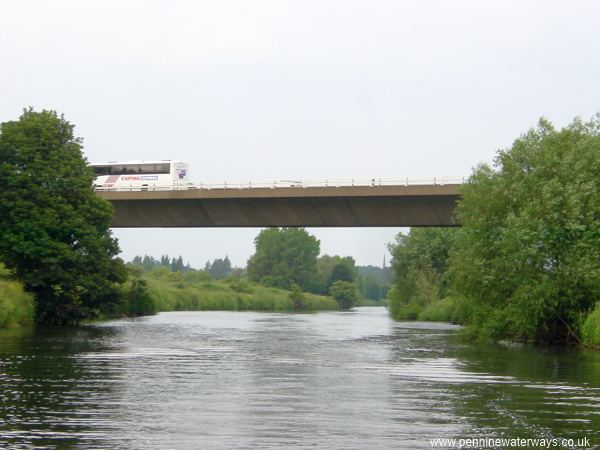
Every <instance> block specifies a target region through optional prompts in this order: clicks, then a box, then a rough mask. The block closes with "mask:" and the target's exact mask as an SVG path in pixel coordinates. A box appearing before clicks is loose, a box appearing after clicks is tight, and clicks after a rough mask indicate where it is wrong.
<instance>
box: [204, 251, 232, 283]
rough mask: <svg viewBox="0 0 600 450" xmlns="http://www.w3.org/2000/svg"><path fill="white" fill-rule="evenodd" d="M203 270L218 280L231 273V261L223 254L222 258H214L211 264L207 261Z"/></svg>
mask: <svg viewBox="0 0 600 450" xmlns="http://www.w3.org/2000/svg"><path fill="white" fill-rule="evenodd" d="M204 271H205V272H206V273H208V274H209V275H210V276H211V277H213V278H216V279H217V280H220V279H221V278H225V277H228V276H229V275H231V272H232V271H233V268H232V267H231V261H229V257H228V256H225V258H224V259H220V258H219V259H215V260H214V261H213V262H212V264H211V263H210V262H208V261H207V262H206V266H205V267H204Z"/></svg>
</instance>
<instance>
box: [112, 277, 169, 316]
mask: <svg viewBox="0 0 600 450" xmlns="http://www.w3.org/2000/svg"><path fill="white" fill-rule="evenodd" d="M121 299H122V300H121V303H119V304H118V305H116V306H115V307H114V308H113V310H112V311H108V312H107V314H108V315H109V316H147V315H151V314H156V312H157V308H156V302H155V299H154V298H153V297H152V295H151V294H150V291H149V289H148V283H147V282H146V280H144V279H143V278H141V277H140V276H139V275H136V274H134V273H132V272H131V273H130V276H129V280H128V281H127V282H126V283H124V284H123V285H121Z"/></svg>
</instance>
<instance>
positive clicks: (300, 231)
mask: <svg viewBox="0 0 600 450" xmlns="http://www.w3.org/2000/svg"><path fill="white" fill-rule="evenodd" d="M254 243H255V245H256V251H255V253H254V255H252V256H251V257H250V259H249V260H248V268H247V271H248V278H249V279H250V280H252V281H255V282H258V283H261V284H265V285H267V286H273V287H279V288H284V289H289V288H290V287H291V286H292V285H293V284H297V285H298V286H299V287H300V288H301V289H303V290H307V289H308V288H309V287H310V286H311V284H312V283H313V280H314V278H315V274H316V265H317V256H318V255H319V247H320V244H319V241H318V240H317V239H316V238H315V237H314V236H312V235H310V234H308V232H307V231H306V230H305V229H304V228H269V229H265V230H262V231H261V232H260V233H259V235H258V236H257V237H256V239H255V240H254Z"/></svg>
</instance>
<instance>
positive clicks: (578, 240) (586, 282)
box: [389, 117, 600, 345]
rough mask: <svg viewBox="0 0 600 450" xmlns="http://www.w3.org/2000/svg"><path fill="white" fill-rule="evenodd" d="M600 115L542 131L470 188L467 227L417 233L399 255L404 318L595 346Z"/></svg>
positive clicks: (599, 294)
mask: <svg viewBox="0 0 600 450" xmlns="http://www.w3.org/2000/svg"><path fill="white" fill-rule="evenodd" d="M599 173H600V117H596V118H595V119H594V120H592V121H590V122H588V123H584V122H583V121H581V120H578V119H577V120H575V121H573V122H572V123H571V124H570V125H569V126H567V127H566V128H564V129H562V130H556V129H555V128H554V127H553V126H552V125H551V124H550V123H549V122H547V121H545V120H542V121H540V123H539V125H538V127H537V128H536V129H532V130H530V131H529V132H528V133H526V134H524V135H523V136H521V137H520V138H519V139H517V140H516V141H515V143H514V144H513V146H512V148H510V149H508V150H503V151H500V152H499V153H498V155H497V157H496V159H495V161H494V165H493V166H488V165H484V164H483V165H480V166H478V167H477V168H476V169H475V171H474V173H473V175H472V176H471V177H470V179H469V180H468V182H467V183H466V184H465V185H464V186H463V187H462V199H461V201H460V202H459V206H458V211H457V220H458V221H459V222H460V223H461V225H462V228H461V229H455V230H452V229H446V230H444V229H412V230H411V232H410V234H409V235H406V236H405V235H399V236H398V238H397V240H396V242H395V243H394V244H393V245H392V246H391V251H392V254H393V267H394V271H395V281H394V285H393V288H392V289H391V291H390V293H389V299H390V310H391V314H392V316H393V317H394V318H396V319H421V320H427V319H434V320H440V319H441V320H449V321H452V322H455V323H463V324H467V325H468V329H469V330H470V332H471V333H472V335H476V336H478V337H480V338H484V339H491V340H495V341H497V340H502V339H510V340H517V341H524V342H543V343H561V344H578V343H584V344H587V345H594V344H595V345H598V336H599V335H600V332H599V330H600V326H599V325H600V324H599V320H598V317H599V316H600V313H598V309H597V308H596V310H595V311H594V312H592V311H593V310H594V308H595V304H596V302H597V301H598V300H599V299H600V260H599V257H598V256H599V249H600V194H599V192H600V177H598V174H599Z"/></svg>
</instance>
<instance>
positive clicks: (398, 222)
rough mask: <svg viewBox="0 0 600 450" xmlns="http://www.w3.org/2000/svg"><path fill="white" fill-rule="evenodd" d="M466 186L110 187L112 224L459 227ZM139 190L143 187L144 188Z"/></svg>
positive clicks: (167, 225) (108, 194)
mask: <svg viewBox="0 0 600 450" xmlns="http://www.w3.org/2000/svg"><path fill="white" fill-rule="evenodd" d="M459 187H460V184H459V183H455V184H419V185H399V184H397V185H376V184H375V183H374V184H373V185H360V186H312V187H311V186H309V187H306V186H299V185H294V184H291V185H288V186H285V187H244V188H232V187H221V188H218V189H215V188H210V189H207V188H202V187H187V188H185V189H178V190H152V188H150V190H147V191H140V190H132V191H123V190H118V191H110V190H109V191H103V192H98V195H99V196H100V197H102V198H104V199H106V200H108V201H110V202H111V203H112V204H113V206H114V208H115V217H114V220H113V223H112V227H115V228H136V227H434V226H435V227H440V226H441V227H452V226H457V225H458V224H457V223H456V222H455V220H454V219H453V213H454V209H455V206H456V202H457V200H458V199H459V197H460V195H459ZM138 189H139V188H138Z"/></svg>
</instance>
